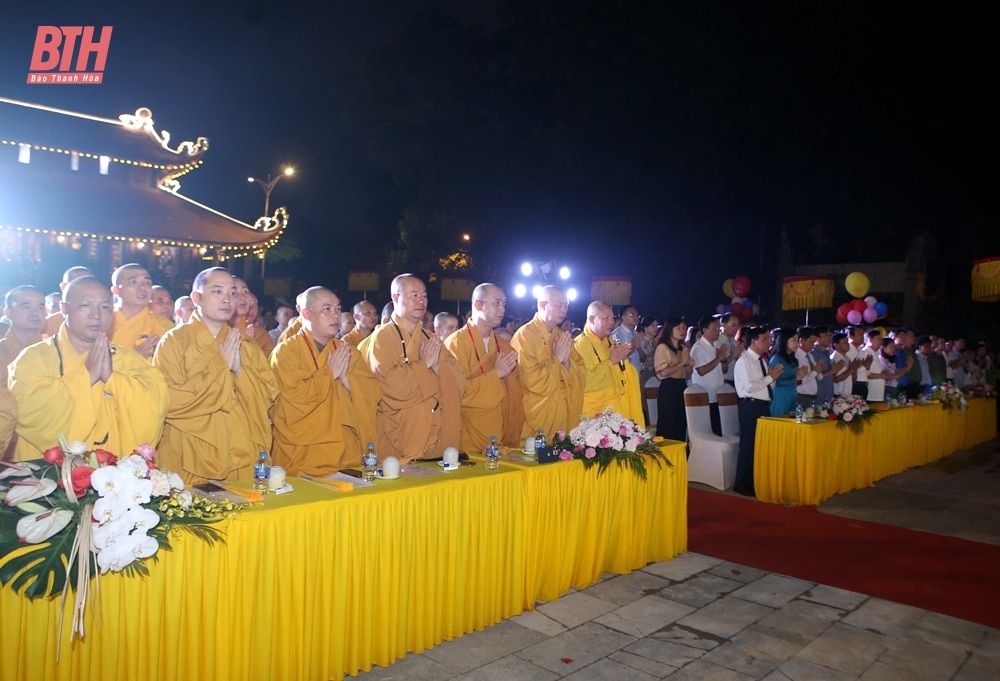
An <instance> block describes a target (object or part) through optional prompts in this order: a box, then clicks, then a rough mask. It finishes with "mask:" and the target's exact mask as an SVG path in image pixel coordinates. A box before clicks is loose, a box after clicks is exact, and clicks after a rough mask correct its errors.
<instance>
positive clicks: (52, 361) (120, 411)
mask: <svg viewBox="0 0 1000 681" xmlns="http://www.w3.org/2000/svg"><path fill="white" fill-rule="evenodd" d="M62 311H63V315H64V316H65V322H64V323H63V325H62V326H61V327H60V328H59V333H57V334H56V335H55V336H53V337H51V338H47V339H45V340H44V341H42V342H41V343H36V344H35V345H32V346H30V347H28V348H27V349H25V350H24V351H23V352H22V353H21V354H20V355H18V358H17V359H16V360H14V363H13V364H12V365H11V367H10V378H9V383H10V391H11V393H13V394H14V398H15V399H16V400H17V411H18V424H17V435H18V440H17V449H16V451H15V454H14V458H15V459H16V460H18V461H23V460H25V459H36V458H40V457H41V455H42V452H43V451H45V450H46V449H48V448H49V447H53V446H55V445H56V444H58V438H59V436H60V435H64V436H65V437H66V439H67V440H71V441H72V440H81V441H83V442H86V443H87V444H88V445H89V446H90V447H100V448H101V449H106V450H108V451H110V452H113V453H115V454H119V455H126V454H130V453H132V451H133V450H134V449H135V448H136V447H138V446H139V445H141V444H155V443H156V442H157V441H158V440H159V439H160V433H161V432H162V430H163V416H164V414H165V413H166V409H167V388H166V384H165V382H164V380H163V376H162V375H161V374H160V373H159V372H158V371H156V369H154V368H153V367H151V366H149V363H148V362H146V361H145V360H144V359H143V358H142V357H140V356H139V354H138V353H137V352H135V351H134V350H132V349H131V348H125V347H121V346H118V345H115V344H114V343H112V342H110V341H109V340H108V336H107V330H108V327H109V326H110V325H111V317H112V315H113V312H114V310H113V307H112V302H111V291H110V289H109V288H108V287H107V286H106V285H105V284H103V283H101V282H99V281H98V280H97V279H95V278H93V277H83V278H80V279H75V280H74V281H72V282H71V283H70V284H69V286H67V287H66V291H65V294H64V298H63V302H62Z"/></svg>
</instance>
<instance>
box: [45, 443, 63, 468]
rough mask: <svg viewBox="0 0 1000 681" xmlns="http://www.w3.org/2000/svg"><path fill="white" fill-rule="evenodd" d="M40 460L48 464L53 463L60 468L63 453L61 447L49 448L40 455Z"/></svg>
mask: <svg viewBox="0 0 1000 681" xmlns="http://www.w3.org/2000/svg"><path fill="white" fill-rule="evenodd" d="M42 458H44V459H45V460H46V461H48V462H49V463H54V464H56V465H57V466H61V465H62V462H63V451H62V448H61V447H49V448H48V449H46V450H45V452H43V453H42Z"/></svg>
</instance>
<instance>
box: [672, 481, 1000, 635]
mask: <svg viewBox="0 0 1000 681" xmlns="http://www.w3.org/2000/svg"><path fill="white" fill-rule="evenodd" d="M688 548H689V549H690V550H691V551H694V552H695V553H701V554H704V555H706V556H713V557H715V558H722V559H724V560H728V561H731V562H733V563H739V564H741V565H747V566H749V567H755V568H758V569H761V570H767V571H768V572H777V573H779V574H782V575H788V576H790V577H796V578H798V579H804V580H806V581H809V582H817V583H820V584H826V585H828V586H835V587H839V588H841V589H847V590H849V591H856V592H858V593H863V594H867V595H869V596H877V597H879V598H884V599H886V600H889V601H894V602H897V603H904V604H906V605H912V606H914V607H917V608H922V609H924V610H931V611H933V612H938V613H942V614H945V615H951V616H953V617H958V618H961V619H963V620H969V621H971V622H978V623H980V624H985V625H987V626H990V627H996V628H1000V607H998V606H997V604H998V603H1000V546H993V545H991V544H979V543H976V542H971V541H966V540H964V539H955V538H953V537H945V536H941V535H936V534H930V533H928V532H918V531H916V530H909V529H905V528H900V527H893V526H890V525H879V524H877V523H870V522H866V521H863V520H854V519H851V518H843V517H840V516H834V515H827V514H824V513H820V512H819V511H817V510H816V509H815V508H814V507H811V506H795V507H786V506H777V505H774V504H765V503H762V502H759V501H756V500H753V499H744V498H742V497H735V496H731V495H728V494H718V493H715V492H708V491H705V490H700V489H696V488H694V487H690V488H689V489H688Z"/></svg>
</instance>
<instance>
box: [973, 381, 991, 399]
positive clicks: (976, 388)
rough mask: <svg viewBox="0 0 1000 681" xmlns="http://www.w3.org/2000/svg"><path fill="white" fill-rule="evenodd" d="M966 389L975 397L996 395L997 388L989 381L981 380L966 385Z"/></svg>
mask: <svg viewBox="0 0 1000 681" xmlns="http://www.w3.org/2000/svg"><path fill="white" fill-rule="evenodd" d="M965 389H966V390H967V391H968V393H969V394H970V395H972V396H973V397H996V395H997V391H996V389H995V388H994V387H993V386H992V385H990V384H989V383H986V382H983V381H980V382H978V383H973V384H972V385H967V386H965Z"/></svg>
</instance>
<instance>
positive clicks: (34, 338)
mask: <svg viewBox="0 0 1000 681" xmlns="http://www.w3.org/2000/svg"><path fill="white" fill-rule="evenodd" d="M3 313H4V315H5V316H6V317H7V319H9V320H10V327H9V328H8V329H7V333H5V334H3V337H2V338H0V385H3V386H4V387H7V365H8V364H10V363H11V362H13V361H14V358H15V357H17V356H18V355H19V354H20V353H21V350H24V349H25V348H26V347H28V346H29V345H34V344H35V343H37V342H39V341H40V340H42V331H43V330H44V329H45V295H44V294H43V293H42V292H41V291H39V290H38V289H37V288H35V287H34V286H17V287H15V288H12V289H11V290H9V291H7V295H6V296H4V306H3Z"/></svg>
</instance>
